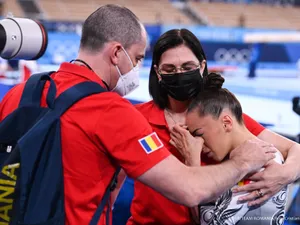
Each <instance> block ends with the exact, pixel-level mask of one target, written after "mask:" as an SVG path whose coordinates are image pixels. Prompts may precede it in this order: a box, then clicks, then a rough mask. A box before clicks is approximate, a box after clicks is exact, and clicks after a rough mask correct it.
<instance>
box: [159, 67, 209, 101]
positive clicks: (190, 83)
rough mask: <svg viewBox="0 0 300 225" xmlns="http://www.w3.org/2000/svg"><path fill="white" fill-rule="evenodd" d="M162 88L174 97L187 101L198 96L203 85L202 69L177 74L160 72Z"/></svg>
mask: <svg viewBox="0 0 300 225" xmlns="http://www.w3.org/2000/svg"><path fill="white" fill-rule="evenodd" d="M160 76H161V82H160V84H161V86H162V88H163V89H164V90H165V91H166V92H167V93H168V94H169V95H170V96H171V97H172V98H174V99H176V100H178V101H186V100H189V99H191V98H193V97H194V96H196V95H197V94H198V93H199V92H200V91H201V89H202V87H203V78H202V76H201V74H200V69H196V70H193V71H188V72H184V73H175V74H171V75H169V74H160Z"/></svg>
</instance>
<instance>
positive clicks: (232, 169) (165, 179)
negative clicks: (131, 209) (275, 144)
mask: <svg viewBox="0 0 300 225" xmlns="http://www.w3.org/2000/svg"><path fill="white" fill-rule="evenodd" d="M273 153H275V151H274V150H273V149H272V148H270V146H269V145H266V144H265V143H263V142H257V141H252V140H250V141H247V142H245V143H244V144H243V145H241V146H240V147H239V148H237V149H235V150H233V151H232V152H231V155H230V157H231V159H230V160H228V161H226V162H224V163H222V164H220V165H213V166H205V167H187V166H186V165H184V164H182V163H180V162H179V160H177V159H176V158H175V157H174V156H172V155H171V156H168V157H167V158H166V159H164V160H163V161H161V162H160V163H158V164H156V165H155V166H154V167H152V168H151V169H149V170H148V171H147V172H145V173H144V174H143V175H141V176H140V177H139V178H138V180H140V181H141V182H143V183H145V184H146V185H148V186H150V187H152V188H153V189H155V190H156V191H158V192H160V193H161V194H163V195H164V196H166V197H167V198H169V199H171V200H173V201H174V202H177V203H180V204H183V205H186V206H189V207H194V206H197V205H198V204H200V203H201V204H203V203H207V202H209V201H211V200H213V199H216V198H217V197H218V196H220V195H221V194H222V193H223V192H224V191H225V190H228V189H230V188H231V187H233V186H234V185H235V184H236V183H237V182H238V181H240V180H241V179H242V178H243V177H244V176H245V175H246V174H248V173H251V172H254V171H257V170H258V169H260V168H261V167H263V165H265V164H266V163H267V162H269V160H271V159H273V158H274V154H273Z"/></svg>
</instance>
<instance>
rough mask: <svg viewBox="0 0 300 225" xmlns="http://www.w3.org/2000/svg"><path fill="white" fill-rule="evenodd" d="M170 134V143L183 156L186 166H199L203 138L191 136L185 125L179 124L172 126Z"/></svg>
mask: <svg viewBox="0 0 300 225" xmlns="http://www.w3.org/2000/svg"><path fill="white" fill-rule="evenodd" d="M170 135H171V140H170V144H171V145H173V146H174V147H175V148H176V149H177V150H178V151H179V152H180V154H181V155H182V156H183V157H184V159H185V164H186V165H188V166H200V163H201V158H200V156H201V151H202V148H203V143H204V140H203V138H201V137H193V136H192V135H191V134H190V132H189V131H188V130H187V127H186V126H184V125H179V124H176V125H175V126H174V127H172V129H171V130H170Z"/></svg>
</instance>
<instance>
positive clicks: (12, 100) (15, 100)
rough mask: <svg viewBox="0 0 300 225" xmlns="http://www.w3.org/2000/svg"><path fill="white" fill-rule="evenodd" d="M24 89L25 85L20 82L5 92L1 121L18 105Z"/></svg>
mask: <svg viewBox="0 0 300 225" xmlns="http://www.w3.org/2000/svg"><path fill="white" fill-rule="evenodd" d="M23 89H24V85H23V84H18V85H16V86H14V87H12V88H11V89H10V90H9V91H8V92H7V93H6V94H5V96H4V97H3V99H2V101H1V104H0V121H2V120H3V119H4V118H5V117H6V116H8V115H9V114H10V113H11V112H12V111H14V110H15V109H16V108H17V107H18V105H19V103H20V99H21V93H22V92H23Z"/></svg>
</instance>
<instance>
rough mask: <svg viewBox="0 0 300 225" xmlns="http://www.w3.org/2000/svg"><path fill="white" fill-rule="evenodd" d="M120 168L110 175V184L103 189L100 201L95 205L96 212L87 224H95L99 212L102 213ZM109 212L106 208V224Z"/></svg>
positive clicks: (107, 224) (114, 185) (98, 217)
mask: <svg viewBox="0 0 300 225" xmlns="http://www.w3.org/2000/svg"><path fill="white" fill-rule="evenodd" d="M120 170H121V168H120V167H119V168H118V169H117V170H116V172H115V173H114V175H113V177H112V179H111V181H110V184H109V185H108V187H107V188H106V190H105V193H104V195H103V198H102V200H101V203H100V204H99V206H98V207H97V209H96V212H95V214H94V216H93V218H92V220H91V222H90V223H89V225H97V224H98V222H99V219H100V217H101V214H102V212H103V210H104V207H105V206H106V204H107V203H108V202H109V196H110V193H111V192H112V191H113V190H114V189H115V188H116V185H117V178H118V175H119V173H120ZM109 213H110V210H109V209H107V212H106V225H109Z"/></svg>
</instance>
